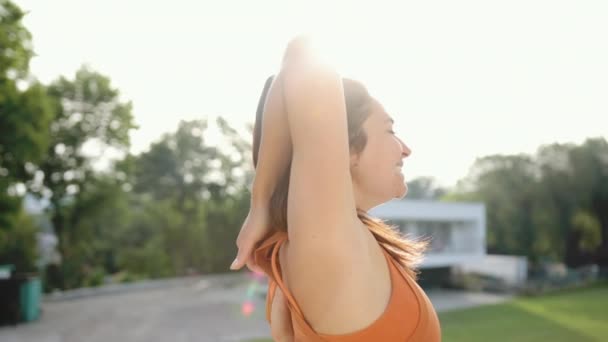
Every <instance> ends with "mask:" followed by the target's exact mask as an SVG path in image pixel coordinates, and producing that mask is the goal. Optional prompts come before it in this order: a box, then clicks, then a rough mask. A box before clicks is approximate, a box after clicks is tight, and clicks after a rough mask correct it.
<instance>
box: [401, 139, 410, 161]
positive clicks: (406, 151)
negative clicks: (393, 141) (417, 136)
mask: <svg viewBox="0 0 608 342" xmlns="http://www.w3.org/2000/svg"><path fill="white" fill-rule="evenodd" d="M399 142H400V143H401V156H402V157H403V158H405V157H409V155H410V154H412V150H411V149H410V148H409V147H408V146H407V145H406V144H405V143H404V142H403V141H402V140H401V139H399Z"/></svg>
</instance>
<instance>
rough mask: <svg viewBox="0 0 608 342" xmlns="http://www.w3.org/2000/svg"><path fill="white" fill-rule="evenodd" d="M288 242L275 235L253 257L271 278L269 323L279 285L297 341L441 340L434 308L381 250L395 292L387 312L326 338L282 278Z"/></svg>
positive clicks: (280, 233) (430, 341) (283, 236)
mask: <svg viewBox="0 0 608 342" xmlns="http://www.w3.org/2000/svg"><path fill="white" fill-rule="evenodd" d="M286 240H287V233H286V232H281V231H278V232H275V233H273V234H272V235H271V236H270V237H269V238H267V239H266V240H264V241H263V243H262V244H261V245H260V246H259V247H258V248H257V249H256V250H255V252H254V258H255V262H256V263H257V265H258V266H260V267H261V268H262V269H263V270H264V272H265V273H266V275H267V276H268V294H267V297H266V320H267V321H268V323H271V322H270V309H271V306H272V299H273V297H274V293H275V291H276V287H277V286H279V287H280V289H281V291H283V294H284V295H285V298H286V299H287V302H288V307H289V310H290V312H291V321H292V325H293V331H294V335H295V336H294V339H295V341H306V342H308V341H311V342H317V341H327V342H360V341H366V342H368V341H382V342H385V341H386V342H392V341H412V342H418V341H421V342H422V341H424V342H438V341H441V329H440V326H439V319H438V318H437V314H436V313H435V310H434V309H433V305H432V304H431V302H430V300H429V299H428V297H427V296H426V294H425V293H424V291H423V290H422V289H421V288H420V286H418V284H417V283H416V282H415V281H414V280H413V279H412V278H411V277H410V276H408V275H407V273H405V271H404V270H403V269H402V266H401V265H400V264H399V263H398V262H397V261H396V260H394V259H393V258H392V257H391V255H390V254H389V253H388V252H387V251H386V250H385V249H384V248H382V251H383V253H384V255H385V257H386V259H387V262H388V265H389V270H390V276H391V283H392V292H391V298H390V301H389V303H388V306H387V307H386V309H385V311H384V313H382V314H381V315H380V317H379V318H378V319H376V321H374V322H373V323H372V324H371V325H369V326H368V327H366V328H363V329H361V330H358V331H356V332H353V333H349V334H344V335H325V334H319V333H317V332H315V331H314V330H313V329H312V327H311V326H310V324H308V322H307V321H306V319H305V318H304V315H303V313H302V311H301V310H300V307H299V306H298V304H297V303H296V301H295V299H294V298H293V296H292V295H291V293H290V292H289V289H288V288H287V287H286V286H285V284H284V283H283V280H282V276H281V266H280V263H279V258H278V252H279V248H280V247H281V244H282V243H283V242H285V241H286Z"/></svg>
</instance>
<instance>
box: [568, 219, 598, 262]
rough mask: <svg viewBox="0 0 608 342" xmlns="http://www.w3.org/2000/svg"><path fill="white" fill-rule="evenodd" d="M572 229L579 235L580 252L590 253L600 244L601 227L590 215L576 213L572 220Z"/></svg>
mask: <svg viewBox="0 0 608 342" xmlns="http://www.w3.org/2000/svg"><path fill="white" fill-rule="evenodd" d="M572 227H573V228H574V230H575V231H577V232H578V233H579V234H580V239H579V245H578V246H579V248H580V249H581V250H583V251H586V252H592V251H593V250H595V249H596V248H597V247H599V246H600V244H601V243H602V227H601V225H600V222H599V221H598V220H597V218H595V215H593V214H592V213H589V212H585V211H578V212H577V213H576V214H574V217H573V218H572Z"/></svg>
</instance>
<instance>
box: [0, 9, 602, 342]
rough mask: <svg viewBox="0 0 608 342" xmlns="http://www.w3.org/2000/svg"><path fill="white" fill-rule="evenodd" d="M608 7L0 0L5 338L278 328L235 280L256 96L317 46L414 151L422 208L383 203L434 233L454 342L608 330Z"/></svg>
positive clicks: (174, 335)
mask: <svg viewBox="0 0 608 342" xmlns="http://www.w3.org/2000/svg"><path fill="white" fill-rule="evenodd" d="M606 18H608V4H607V3H605V2H602V1H586V2H580V1H579V2H575V1H519V0H517V1H509V2H508V3H507V2H505V3H503V2H488V1H470V0H467V1H463V2H450V1H431V2H413V1H401V2H392V1H373V2H372V1H332V2H329V1H305V2H302V1H255V2H254V1H244V0H243V1H186V0H176V1H173V2H171V3H168V2H160V1H135V0H133V1H117V0H106V1H86V2H85V1H76V0H55V1H35V0H31V1H30V0H0V323H2V324H3V326H2V327H0V340H2V341H19V342H21V341H82V340H85V339H86V340H88V341H107V340H111V339H114V340H117V341H144V340H145V341H167V340H178V341H254V340H255V341H266V340H267V339H268V338H269V336H270V331H269V329H268V327H267V323H266V322H265V307H264V298H265V284H266V283H265V278H264V277H263V276H262V275H259V274H251V273H248V272H245V271H243V272H237V273H228V272H227V271H228V266H229V265H230V263H231V262H232V260H233V258H234V257H235V255H236V246H235V239H236V236H237V234H238V231H239V229H240V227H241V224H242V222H243V220H244V218H245V216H246V214H247V212H248V209H249V196H250V193H249V188H250V186H251V181H252V176H253V168H252V163H251V157H250V155H251V131H252V125H253V121H254V115H255V108H256V106H257V101H258V98H259V95H260V93H261V90H262V86H263V84H264V81H265V80H266V77H267V76H269V75H271V74H273V73H276V72H277V70H278V68H279V64H280V60H281V57H282V53H283V50H284V48H285V46H286V44H287V42H288V41H289V39H290V38H292V37H294V36H295V35H297V34H300V33H309V34H312V35H313V37H315V38H316V39H317V42H318V43H319V49H320V51H321V52H322V53H323V54H324V55H325V56H327V58H329V59H330V60H331V62H332V63H333V64H334V65H335V66H336V67H337V68H338V70H339V71H340V72H341V73H342V74H343V75H344V76H348V77H352V78H355V79H358V80H360V81H362V82H363V83H364V84H365V85H366V86H367V87H368V88H369V90H370V92H371V93H372V95H373V96H374V97H376V98H377V99H378V100H379V101H380V102H381V103H382V104H383V105H384V106H385V108H386V109H387V111H388V112H389V113H390V115H391V116H392V117H393V118H394V119H395V131H396V132H397V134H398V135H399V136H400V137H401V138H402V139H403V140H404V141H405V142H406V144H408V146H409V147H410V148H411V149H412V150H413V153H412V155H411V156H410V157H409V158H407V159H406V160H405V166H404V173H405V175H406V180H407V182H408V185H409V189H410V190H409V193H408V196H407V198H406V199H405V200H401V201H392V202H389V203H387V204H385V205H383V206H380V207H378V208H375V209H374V210H373V213H374V214H375V215H377V216H379V217H381V218H383V219H385V220H387V221H388V222H390V223H392V224H394V225H395V226H396V227H397V228H398V229H400V230H401V231H402V232H404V233H405V234H408V235H410V236H413V237H426V238H430V239H431V250H430V251H429V253H428V255H427V257H426V258H425V260H424V261H423V264H422V266H421V267H422V270H421V276H420V283H421V285H422V286H423V287H424V288H425V290H427V292H428V293H429V296H430V297H431V300H432V301H433V303H434V305H435V306H436V308H437V310H438V311H439V313H440V320H441V323H442V330H443V334H444V340H445V341H487V340H490V339H491V340H494V341H514V340H517V341H533V340H534V341H537V340H544V339H552V340H555V341H600V340H602V337H604V338H605V336H608V328H606V327H608V324H606V323H608V314H607V311H606V310H605V307H606V306H607V305H608V285H607V282H606V279H607V278H608V143H607V140H606V138H607V137H608V95H607V94H608V62H606V61H608V40H607V39H606V37H607V36H608V20H606ZM505 331H506V332H505ZM499 332H500V333H499Z"/></svg>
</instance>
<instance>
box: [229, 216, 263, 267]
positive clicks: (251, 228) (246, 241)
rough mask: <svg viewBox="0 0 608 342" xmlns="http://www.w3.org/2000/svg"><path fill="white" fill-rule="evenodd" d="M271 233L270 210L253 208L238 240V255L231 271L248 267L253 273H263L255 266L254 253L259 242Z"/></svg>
mask: <svg viewBox="0 0 608 342" xmlns="http://www.w3.org/2000/svg"><path fill="white" fill-rule="evenodd" d="M269 232H270V226H269V215H268V208H265V207H255V206H252V207H251V209H250V210H249V214H248V215H247V218H246V219H245V222H244V223H243V226H242V227H241V231H240V232H239V236H238V237H237V238H236V246H237V247H238V253H237V256H236V259H234V261H233V262H232V265H230V269H231V270H239V269H241V268H242V267H243V266H245V265H247V268H249V270H251V271H252V272H259V273H262V272H263V271H262V270H261V269H260V268H259V267H258V266H257V265H256V264H255V260H254V259H253V251H254V249H255V247H256V246H257V244H258V242H260V240H262V239H263V238H264V237H265V236H266V235H267V234H268V233H269Z"/></svg>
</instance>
